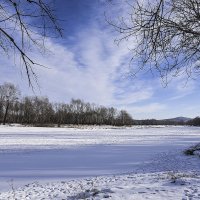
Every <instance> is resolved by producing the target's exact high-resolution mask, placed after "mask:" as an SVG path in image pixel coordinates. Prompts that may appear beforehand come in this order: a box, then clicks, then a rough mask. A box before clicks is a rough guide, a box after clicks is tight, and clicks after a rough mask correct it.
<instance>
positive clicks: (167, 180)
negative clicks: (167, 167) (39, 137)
mask: <svg viewBox="0 0 200 200" xmlns="http://www.w3.org/2000/svg"><path fill="white" fill-rule="evenodd" d="M0 199H1V200H6V199H7V200H9V199H10V200H11V199H15V200H25V199H27V200H28V199H32V200H39V199H42V200H47V199H48V200H50V199H53V200H64V199H65V200H78V199H88V200H100V199H112V200H133V199H136V200H144V199H152V200H175V199H176V200H178V199H180V200H189V199H190V200H195V199H200V176H199V175H197V174H194V173H173V172H168V173H151V174H148V173H147V174H129V175H121V176H110V177H97V178H90V179H81V180H72V181H67V182H65V181H60V182H50V183H46V184H40V183H38V182H35V183H31V184H27V185H26V186H24V187H22V188H18V189H15V188H14V187H13V188H12V189H11V191H9V192H5V193H1V194H0Z"/></svg>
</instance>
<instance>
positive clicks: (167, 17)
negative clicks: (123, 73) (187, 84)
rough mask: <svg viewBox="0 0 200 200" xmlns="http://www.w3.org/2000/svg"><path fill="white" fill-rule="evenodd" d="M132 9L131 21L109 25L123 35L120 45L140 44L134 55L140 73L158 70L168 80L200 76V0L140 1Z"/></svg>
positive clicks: (134, 50) (135, 48)
mask: <svg viewBox="0 0 200 200" xmlns="http://www.w3.org/2000/svg"><path fill="white" fill-rule="evenodd" d="M131 7H132V13H131V14H130V16H129V20H127V19H126V20H124V19H122V20H121V21H118V22H117V23H114V22H111V21H109V23H110V24H111V25H112V26H113V27H114V28H115V29H116V30H117V31H118V32H119V33H120V35H121V37H120V38H119V39H117V41H118V42H121V41H124V40H126V41H130V39H134V40H135V41H137V42H136V43H137V45H136V46H135V47H133V49H132V52H133V60H137V61H138V63H139V69H144V67H145V68H149V69H150V70H152V71H153V70H155V69H156V70H157V71H158V72H159V73H160V76H161V78H163V79H166V80H167V77H168V76H177V75H179V74H180V73H185V74H187V75H188V76H189V77H190V76H192V74H194V73H198V74H199V72H200V65H199V58H200V0H155V1H150V0H146V1H139V0H136V1H135V3H134V4H133V5H131ZM127 21H128V22H127ZM136 71H137V70H136Z"/></svg>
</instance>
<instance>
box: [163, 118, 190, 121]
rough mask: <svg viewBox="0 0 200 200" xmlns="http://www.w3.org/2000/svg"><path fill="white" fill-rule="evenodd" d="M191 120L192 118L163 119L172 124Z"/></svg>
mask: <svg viewBox="0 0 200 200" xmlns="http://www.w3.org/2000/svg"><path fill="white" fill-rule="evenodd" d="M191 119H192V118H188V117H175V118H171V119H165V120H166V121H173V122H188V121H190V120H191Z"/></svg>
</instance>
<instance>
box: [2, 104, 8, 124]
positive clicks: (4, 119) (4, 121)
mask: <svg viewBox="0 0 200 200" xmlns="http://www.w3.org/2000/svg"><path fill="white" fill-rule="evenodd" d="M8 108H9V101H8V102H7V105H6V112H5V115H4V118H3V125H5V124H6V118H7V114H8Z"/></svg>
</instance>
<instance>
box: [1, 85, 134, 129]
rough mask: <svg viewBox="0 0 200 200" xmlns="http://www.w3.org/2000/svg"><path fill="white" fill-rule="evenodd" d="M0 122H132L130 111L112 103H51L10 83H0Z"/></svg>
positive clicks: (110, 123) (59, 123)
mask: <svg viewBox="0 0 200 200" xmlns="http://www.w3.org/2000/svg"><path fill="white" fill-rule="evenodd" d="M0 123H3V124H5V123H19V124H30V125H38V126H47V125H54V124H57V125H58V126H60V125H62V124H77V125H79V124H87V125H95V124H96V125H114V126H123V125H132V124H133V119H132V117H131V115H130V114H129V113H128V112H127V111H125V110H120V111H118V110H117V109H115V108H113V107H109V108H107V107H105V106H98V105H96V104H92V103H86V102H84V101H82V100H80V99H72V100H71V102H70V103H68V104H66V103H52V102H50V101H49V99H48V98H47V97H38V96H34V97H29V96H26V97H23V98H21V96H20V91H19V89H18V88H17V87H16V86H15V85H13V84H11V83H4V84H3V85H0Z"/></svg>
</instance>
